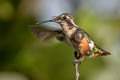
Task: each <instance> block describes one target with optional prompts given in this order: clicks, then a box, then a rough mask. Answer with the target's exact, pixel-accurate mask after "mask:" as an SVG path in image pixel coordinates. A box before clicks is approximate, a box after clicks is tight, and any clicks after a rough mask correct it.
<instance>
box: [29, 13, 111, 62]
mask: <svg viewBox="0 0 120 80" xmlns="http://www.w3.org/2000/svg"><path fill="white" fill-rule="evenodd" d="M47 22H55V23H58V24H59V25H60V26H61V29H58V28H49V27H47V28H46V27H44V26H43V27H40V24H42V23H47ZM31 30H32V32H33V33H35V34H36V35H37V36H38V37H39V38H40V39H41V40H45V39H49V38H53V37H55V38H56V39H57V40H59V41H61V42H65V43H67V44H69V45H70V46H72V47H73V48H74V55H75V60H74V63H81V62H82V60H83V59H84V57H85V56H88V57H96V56H106V55H110V54H111V53H109V52H107V51H105V50H103V49H102V48H100V47H98V46H97V45H96V44H95V42H94V41H93V39H92V38H91V37H90V36H89V34H88V33H87V32H86V31H84V30H83V29H82V28H81V27H79V26H77V25H76V24H75V21H74V17H73V16H72V15H71V14H69V13H63V14H61V15H59V16H57V17H55V18H53V19H51V20H46V21H43V22H40V23H37V24H36V25H35V26H31Z"/></svg>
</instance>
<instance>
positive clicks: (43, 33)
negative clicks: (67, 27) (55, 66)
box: [30, 25, 65, 41]
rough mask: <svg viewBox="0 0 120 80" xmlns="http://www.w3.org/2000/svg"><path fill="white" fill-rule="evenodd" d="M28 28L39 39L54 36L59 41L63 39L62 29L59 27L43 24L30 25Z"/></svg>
mask: <svg viewBox="0 0 120 80" xmlns="http://www.w3.org/2000/svg"><path fill="white" fill-rule="evenodd" d="M30 29H31V31H32V32H33V34H35V35H36V36H37V37H38V38H40V40H47V39H50V38H54V37H56V38H57V39H58V40H60V41H64V40H65V35H64V33H63V31H62V30H61V29H59V28H51V27H49V26H43V25H30Z"/></svg>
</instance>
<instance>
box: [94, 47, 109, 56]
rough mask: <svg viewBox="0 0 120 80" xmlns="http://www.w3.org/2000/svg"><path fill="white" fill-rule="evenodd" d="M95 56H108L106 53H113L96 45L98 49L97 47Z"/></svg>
mask: <svg viewBox="0 0 120 80" xmlns="http://www.w3.org/2000/svg"><path fill="white" fill-rule="evenodd" d="M94 54H95V56H106V55H111V53H109V52H107V51H105V50H103V49H102V48H99V47H97V46H96V49H95V53H94Z"/></svg>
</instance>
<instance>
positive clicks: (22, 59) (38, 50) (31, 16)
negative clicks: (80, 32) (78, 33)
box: [0, 0, 120, 80]
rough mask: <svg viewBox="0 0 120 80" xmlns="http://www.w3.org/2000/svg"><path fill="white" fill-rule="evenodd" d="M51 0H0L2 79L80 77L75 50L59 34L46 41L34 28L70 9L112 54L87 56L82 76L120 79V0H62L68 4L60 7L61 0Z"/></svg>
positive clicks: (62, 79) (70, 79)
mask: <svg viewBox="0 0 120 80" xmlns="http://www.w3.org/2000/svg"><path fill="white" fill-rule="evenodd" d="M49 1H50V0H0V80H74V66H73V58H74V54H73V52H74V49H72V48H71V47H69V46H68V45H66V44H64V43H61V42H58V41H57V40H55V39H53V40H50V41H46V42H44V41H40V40H39V39H37V38H36V37H35V36H34V35H33V34H32V33H31V32H30V29H29V27H28V25H30V24H35V23H36V22H38V21H39V20H41V21H42V20H43V19H45V17H48V16H49V18H50V16H51V15H54V16H57V15H59V14H61V13H63V12H66V9H67V8H68V9H69V8H70V11H69V10H68V12H70V13H71V14H73V15H74V17H75V22H76V24H77V25H79V26H81V28H83V29H84V30H86V31H87V32H88V33H89V34H90V35H91V36H92V38H93V39H94V41H95V42H96V43H97V44H98V45H99V46H100V47H102V48H104V49H106V50H107V51H109V52H111V54H112V55H111V56H106V57H97V58H93V59H89V58H86V59H85V60H84V61H83V63H82V64H81V65H80V66H79V71H80V80H120V60H119V57H120V54H119V52H120V5H119V2H120V1H119V0H109V1H108V0H100V1H98V0H91V1H90V0H86V1H85V0H78V1H79V2H77V0H61V1H62V3H64V2H66V3H67V4H66V3H64V4H63V5H59V6H61V7H57V6H58V5H57V6H56V4H62V3H59V1H60V0H53V2H49ZM115 1H116V2H115ZM68 3H69V4H68ZM51 5H52V6H51ZM66 5H69V7H67V6H66ZM49 6H50V9H49V8H48V9H47V7H49ZM59 8H60V9H61V10H60V9H59ZM62 10H64V11H62ZM57 11H58V12H57ZM49 12H50V13H49ZM53 13H55V14H53ZM58 13H59V14H58Z"/></svg>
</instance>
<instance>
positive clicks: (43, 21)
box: [36, 20, 53, 24]
mask: <svg viewBox="0 0 120 80" xmlns="http://www.w3.org/2000/svg"><path fill="white" fill-rule="evenodd" d="M47 22H53V20H46V21H42V22H38V23H36V24H42V23H47Z"/></svg>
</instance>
